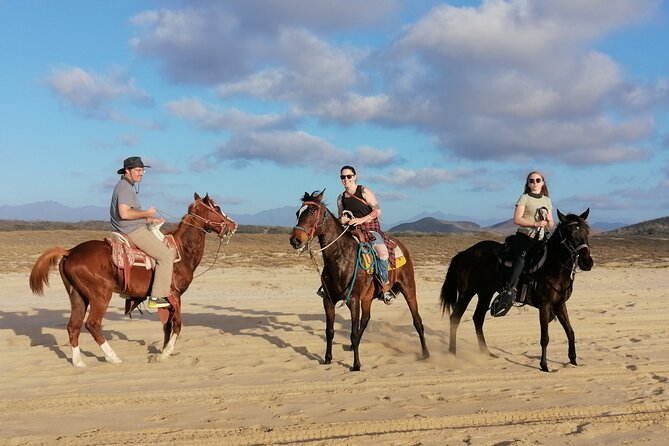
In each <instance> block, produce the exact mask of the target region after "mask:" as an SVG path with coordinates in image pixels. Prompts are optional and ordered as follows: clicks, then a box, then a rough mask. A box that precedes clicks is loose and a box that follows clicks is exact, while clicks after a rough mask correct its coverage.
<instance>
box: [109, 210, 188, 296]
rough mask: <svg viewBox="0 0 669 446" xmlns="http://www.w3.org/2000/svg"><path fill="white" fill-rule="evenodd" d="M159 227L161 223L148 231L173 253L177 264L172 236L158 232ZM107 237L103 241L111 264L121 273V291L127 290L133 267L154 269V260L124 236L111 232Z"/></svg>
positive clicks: (177, 249)
mask: <svg viewBox="0 0 669 446" xmlns="http://www.w3.org/2000/svg"><path fill="white" fill-rule="evenodd" d="M160 226H162V223H161V224H159V225H155V226H152V227H151V228H150V229H151V231H152V232H153V233H154V234H156V236H157V237H158V238H159V239H160V240H162V241H163V243H164V244H165V246H167V247H168V248H169V249H170V250H171V251H172V252H173V253H174V263H177V262H179V261H180V260H181V253H180V252H179V248H178V246H177V243H176V241H175V240H174V237H173V236H172V234H167V235H165V234H163V233H162V232H161V231H160ZM109 235H110V236H109V237H107V238H105V241H106V242H107V243H109V245H110V246H111V249H112V255H111V258H112V263H114V265H115V266H116V267H117V268H118V269H120V270H122V271H123V289H127V288H128V284H129V283H130V276H131V274H130V273H131V271H132V268H133V267H134V266H138V267H143V268H146V269H147V270H151V269H155V267H156V260H155V259H154V258H153V257H151V256H149V255H148V254H147V253H145V252H144V251H142V250H141V249H139V248H138V247H137V246H136V245H135V244H134V243H132V242H131V241H130V239H128V238H127V237H126V235H125V234H123V233H121V232H116V231H112V232H111V233H110V234H109Z"/></svg>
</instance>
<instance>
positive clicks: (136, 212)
mask: <svg viewBox="0 0 669 446" xmlns="http://www.w3.org/2000/svg"><path fill="white" fill-rule="evenodd" d="M118 215H120V216H121V218H122V219H123V220H139V219H140V218H146V219H147V222H149V223H151V219H153V216H154V215H156V208H153V207H152V208H149V209H147V210H145V211H143V210H141V209H134V208H131V207H130V206H128V205H127V204H121V203H119V205H118Z"/></svg>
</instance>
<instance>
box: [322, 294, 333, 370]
mask: <svg viewBox="0 0 669 446" xmlns="http://www.w3.org/2000/svg"><path fill="white" fill-rule="evenodd" d="M323 309H324V310H325V358H324V360H323V364H330V363H331V362H332V340H333V339H334V334H335V331H334V321H335V305H334V302H332V300H330V297H329V296H325V297H324V298H323Z"/></svg>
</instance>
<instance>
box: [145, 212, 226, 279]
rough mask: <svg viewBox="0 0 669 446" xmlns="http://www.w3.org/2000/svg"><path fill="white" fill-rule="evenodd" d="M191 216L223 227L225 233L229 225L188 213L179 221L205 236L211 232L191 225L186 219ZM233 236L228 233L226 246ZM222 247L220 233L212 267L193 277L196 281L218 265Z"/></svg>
mask: <svg viewBox="0 0 669 446" xmlns="http://www.w3.org/2000/svg"><path fill="white" fill-rule="evenodd" d="M158 213H159V214H160V215H162V216H165V217H170V215H169V214H167V213H165V212H162V211H158ZM189 215H190V216H191V217H195V219H199V220H202V221H204V222H205V223H206V224H210V225H212V226H214V225H217V226H220V227H221V231H223V227H225V226H227V225H226V224H224V223H218V222H214V221H211V220H208V219H206V218H204V217H202V216H200V215H197V214H193V213H192V212H188V213H187V214H186V215H184V216H183V217H181V220H180V221H179V223H180V224H183V225H184V226H190V227H192V228H195V229H198V230H199V231H202V232H203V233H204V234H207V233H208V232H211V231H207V230H206V229H204V228H203V227H200V226H197V225H194V224H192V223H189V222H188V221H186V217H187V216H189ZM223 217H224V218H226V219H227V216H225V215H223ZM232 235H233V234H232V232H231V231H228V233H227V234H226V235H225V238H226V242H225V244H226V245H227V244H228V243H230V239H231V238H232ZM222 246H223V237H221V236H220V233H219V237H218V249H217V250H216V255H215V256H214V261H213V262H212V263H211V265H209V267H208V268H207V269H205V270H204V271H202V272H200V273H198V274H197V275H196V276H193V279H195V278H197V277H200V276H201V275H202V274H204V273H206V272H208V271H209V270H211V269H212V268H213V267H214V265H216V262H217V261H218V255H219V254H220V252H221V247H222Z"/></svg>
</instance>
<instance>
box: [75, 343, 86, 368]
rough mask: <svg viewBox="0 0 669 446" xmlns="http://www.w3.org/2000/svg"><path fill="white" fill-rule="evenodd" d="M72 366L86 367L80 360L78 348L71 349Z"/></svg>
mask: <svg viewBox="0 0 669 446" xmlns="http://www.w3.org/2000/svg"><path fill="white" fill-rule="evenodd" d="M72 365H73V366H75V367H86V364H84V361H82V360H81V350H79V347H78V346H77V347H72Z"/></svg>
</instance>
